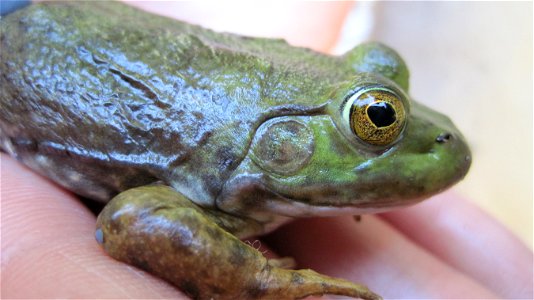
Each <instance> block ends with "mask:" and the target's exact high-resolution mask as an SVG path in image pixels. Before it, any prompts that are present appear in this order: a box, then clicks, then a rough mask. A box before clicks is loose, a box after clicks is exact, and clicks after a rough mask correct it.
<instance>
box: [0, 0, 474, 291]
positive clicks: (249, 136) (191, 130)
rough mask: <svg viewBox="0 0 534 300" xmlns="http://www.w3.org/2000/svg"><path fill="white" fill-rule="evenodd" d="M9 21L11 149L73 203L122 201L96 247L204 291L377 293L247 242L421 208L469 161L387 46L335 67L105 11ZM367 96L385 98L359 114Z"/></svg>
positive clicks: (292, 51) (83, 9)
mask: <svg viewBox="0 0 534 300" xmlns="http://www.w3.org/2000/svg"><path fill="white" fill-rule="evenodd" d="M117 16H120V17H117ZM1 29H2V31H1V42H2V50H3V51H1V52H0V57H1V62H0V72H1V76H0V86H1V88H0V102H1V107H2V108H1V109H0V139H1V143H2V148H3V150H4V151H6V152H8V153H10V154H12V155H14V156H15V157H17V158H18V159H19V160H20V161H22V162H23V163H25V164H26V165H28V166H30V167H31V168H33V169H35V170H36V171H37V172H39V173H41V174H43V175H45V176H48V177H49V178H51V179H52V180H54V181H56V182H57V183H59V184H61V185H63V186H64V187H66V188H68V189H70V190H72V191H74V192H76V193H78V194H80V195H83V196H86V197H89V198H93V199H96V200H100V201H106V202H107V201H109V200H110V199H111V198H113V196H115V195H117V194H118V193H120V194H119V195H118V196H117V197H115V198H114V199H113V201H111V202H110V203H109V204H108V205H107V206H106V208H105V209H104V211H103V212H102V213H101V215H100V216H99V221H98V225H97V239H98V240H99V242H101V243H102V244H103V246H104V249H106V251H107V252H108V253H110V255H112V256H114V257H116V258H117V259H120V260H123V261H126V262H129V263H132V264H135V265H137V266H139V267H141V268H143V269H145V270H148V271H150V272H152V273H155V274H157V275H159V276H161V277H163V278H165V279H167V280H169V281H171V282H172V283H174V284H176V285H177V286H178V287H179V288H181V289H182V290H183V291H184V292H186V293H188V294H189V295H190V296H192V297H195V298H209V297H215V298H217V297H218V298H235V297H243V298H262V297H267V298H269V297H271V298H272V297H285V298H294V297H303V296H306V295H309V294H322V293H337V294H343V295H349V296H360V297H364V298H373V297H374V295H373V294H371V293H370V292H368V291H367V290H365V289H364V288H363V287H361V286H357V285H353V284H351V283H348V282H346V281H342V280H338V279H331V278H328V277H325V276H322V275H319V274H315V273H309V271H302V270H301V271H290V270H286V269H282V268H279V267H280V266H279V263H278V262H277V261H273V260H271V261H267V260H266V259H264V258H263V257H262V256H261V254H260V253H259V252H257V251H256V250H254V249H252V248H250V247H249V246H247V245H245V244H243V243H242V242H240V241H239V240H238V239H237V238H236V237H239V238H242V237H246V236H250V235H254V234H261V233H264V232H266V231H268V230H270V229H271V228H273V227H274V226H276V225H278V224H279V223H280V222H281V221H284V220H286V219H289V218H292V217H299V216H310V215H336V214H361V213H366V212H375V211H383V210H387V209H392V208H395V207H399V206H405V205H408V204H412V203H415V202H417V201H420V200H422V199H424V198H426V197H428V196H431V195H433V194H435V193H438V192H440V191H442V190H444V189H446V188H448V187H449V186H451V185H452V184H454V183H455V182H457V181H458V180H460V179H461V178H463V176H464V175H465V174H466V172H467V170H468V168H469V164H470V154H469V150H468V148H467V146H466V144H465V142H464V141H463V137H462V136H461V134H460V133H459V132H458V130H457V129H456V128H455V127H454V125H453V124H452V123H451V122H450V120H449V119H448V118H447V117H445V116H443V115H441V114H439V113H437V112H435V111H433V110H431V109H429V108H426V107H424V106H422V105H420V104H418V103H416V102H414V101H413V100H412V99H410V97H409V96H408V70H407V68H406V66H405V64H404V62H403V61H402V59H401V58H400V57H399V56H398V55H397V54H396V53H395V52H394V51H393V50H391V49H389V48H387V47H385V46H383V45H380V44H374V43H371V44H364V45H361V46H359V47H356V48H354V49H353V50H351V51H349V52H348V53H346V54H345V55H343V56H341V57H331V56H327V55H322V54H318V53H315V52H312V51H310V50H307V49H302V48H294V47H291V46H289V45H287V44H286V43H285V42H284V41H281V40H268V39H254V38H244V37H240V36H235V35H229V34H220V33H215V32H212V31H208V30H205V29H202V28H200V27H196V26H191V25H187V24H183V23H179V22H177V21H173V20H169V19H166V18H161V17H156V16H153V15H150V14H146V13H143V12H140V11H136V10H134V9H131V8H128V7H125V6H123V5H120V4H114V3H94V2H91V3H89V4H76V5H74V4H67V3H61V4H48V5H34V6H31V7H29V8H27V9H25V10H23V11H21V12H17V13H15V14H12V15H10V16H8V17H7V18H5V19H3V20H2V21H1ZM362 95H363V96H362ZM366 95H367V96H366ZM368 95H373V97H375V98H373V99H375V101H376V99H386V100H387V101H390V102H387V101H386V100H384V101H386V102H387V103H386V102H380V101H379V102H380V103H381V104H379V105H376V107H374V108H368V106H367V104H365V105H364V106H361V109H360V110H358V109H357V108H356V106H355V105H356V104H355V103H363V102H362V101H368V99H371V98H369V97H370V96H368ZM366 97H367V98H366ZM353 101H354V102H353ZM357 101H360V102H357ZM376 103H378V102H376ZM371 106H372V105H371ZM370 110H371V111H372V110H376V111H378V114H380V118H382V119H380V120H378V119H376V118H378V117H375V116H372V114H373V113H372V112H369V111H370ZM370 116H371V117H370ZM373 118H375V119H373ZM373 120H374V121H373ZM377 120H378V121H377ZM366 122H367V123H366ZM373 122H377V123H376V124H382V125H381V126H378V127H379V128H378V129H377V128H376V126H375V125H376V124H375V123H373ZM373 124H375V125H373ZM373 126H374V127H373ZM375 129H377V131H369V130H375ZM155 183H157V184H155ZM123 191H124V192H123ZM121 192H122V193H121ZM192 253H194V255H192ZM228 274H232V276H234V277H235V276H243V280H231V281H229V282H227V280H228V278H229V276H228ZM250 274H264V275H265V274H266V275H265V276H263V275H262V276H260V275H257V276H255V277H254V276H253V279H250V278H249V277H250ZM232 278H233V277H232ZM245 278H248V279H245ZM258 278H263V279H264V280H266V278H267V279H269V280H268V281H267V282H268V283H266V282H265V281H261V280H260V279H258ZM256 279H257V280H259V281H254V280H256Z"/></svg>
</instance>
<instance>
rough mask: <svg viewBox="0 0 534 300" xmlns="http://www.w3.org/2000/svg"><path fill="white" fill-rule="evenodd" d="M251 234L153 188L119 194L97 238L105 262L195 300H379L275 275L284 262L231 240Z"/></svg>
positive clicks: (296, 273)
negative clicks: (316, 298)
mask: <svg viewBox="0 0 534 300" xmlns="http://www.w3.org/2000/svg"><path fill="white" fill-rule="evenodd" d="M232 224H233V225H232ZM242 226H245V227H242ZM257 226H260V225H259V224H257V223H256V222H254V221H252V220H245V219H240V218H236V217H235V216H231V215H227V214H224V213H221V212H213V211H209V210H203V209H202V208H200V207H199V206H197V205H195V204H194V203H192V202H191V201H190V200H188V199H187V198H186V197H184V196H183V195H181V194H180V193H178V192H176V191H175V190H173V189H171V188H169V187H165V186H156V185H153V186H145V187H140V188H135V189H131V190H128V191H125V192H123V193H121V194H119V195H118V196H117V197H115V198H114V199H113V200H112V201H111V202H110V203H108V205H107V206H106V207H105V208H104V210H103V211H102V213H101V214H100V216H99V217H98V221H97V232H96V235H97V240H99V242H100V243H102V245H103V247H104V249H105V250H106V251H107V252H108V253H109V254H110V255H111V256H112V257H114V258H116V259H118V260H121V261H124V262H127V263H129V264H133V265H136V266H138V267H140V268H142V269H144V270H146V271H148V272H150V273H153V274H155V275H157V276H159V277H161V278H164V279H165V280H167V281H169V282H171V283H172V284H174V285H176V286H177V287H178V288H180V289H181V290H182V291H183V292H185V293H187V294H188V295H189V296H191V297H193V298H195V299H296V298H303V297H306V296H309V295H322V294H338V295H346V296H351V297H359V298H363V299H379V298H380V297H379V296H378V295H376V294H374V293H372V292H371V291H369V290H368V289H367V288H366V287H364V286H362V285H357V284H354V283H351V282H349V281H346V280H342V279H335V278H331V277H328V276H325V275H321V274H318V273H316V272H314V271H312V270H288V269H283V268H280V266H286V265H287V261H284V260H283V259H282V260H271V261H270V262H269V261H268V260H267V259H266V258H265V257H264V256H263V255H262V254H261V253H260V252H259V251H257V250H256V249H254V248H253V247H250V246H249V245H247V244H245V243H244V242H242V241H241V240H239V239H238V238H237V237H235V236H234V235H232V234H231V233H230V232H234V233H236V232H235V230H236V229H237V228H252V230H258V228H257ZM260 227H261V226H260ZM254 228H256V229H254ZM258 231H259V230H258ZM241 233H242V232H241Z"/></svg>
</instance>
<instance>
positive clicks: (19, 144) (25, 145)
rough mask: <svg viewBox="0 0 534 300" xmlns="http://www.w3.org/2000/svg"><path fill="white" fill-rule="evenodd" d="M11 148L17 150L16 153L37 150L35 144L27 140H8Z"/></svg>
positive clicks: (15, 138)
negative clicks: (11, 145)
mask: <svg viewBox="0 0 534 300" xmlns="http://www.w3.org/2000/svg"><path fill="white" fill-rule="evenodd" d="M10 141H11V144H13V147H15V148H17V151H21V150H22V151H27V152H36V151H37V149H38V145H37V142H36V141H34V140H31V139H28V138H17V137H14V138H10Z"/></svg>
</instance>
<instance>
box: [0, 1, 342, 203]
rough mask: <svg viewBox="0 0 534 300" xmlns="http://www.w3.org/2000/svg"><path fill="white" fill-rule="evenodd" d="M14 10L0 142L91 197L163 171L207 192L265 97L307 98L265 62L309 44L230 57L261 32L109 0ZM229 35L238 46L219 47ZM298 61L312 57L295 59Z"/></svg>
mask: <svg viewBox="0 0 534 300" xmlns="http://www.w3.org/2000/svg"><path fill="white" fill-rule="evenodd" d="M16 14H18V15H17V16H15V15H13V16H8V18H6V19H5V20H2V21H1V29H2V31H1V43H2V48H3V49H2V50H3V51H1V52H0V57H1V62H0V72H1V73H2V74H1V76H0V85H1V88H0V104H1V105H2V109H1V110H0V130H1V131H0V138H1V140H2V144H3V148H4V150H6V151H8V152H11V153H12V154H14V155H16V156H18V158H19V159H21V160H22V161H23V162H25V163H26V164H28V165H30V166H31V167H33V168H35V169H36V170H38V171H40V172H41V173H44V174H45V175H47V176H49V177H51V178H52V179H54V180H56V181H57V182H59V183H60V184H63V185H65V186H66V187H68V188H70V189H72V190H73V191H75V192H77V193H80V194H82V195H85V196H89V197H91V198H96V199H101V200H106V199H109V197H110V196H111V195H113V194H114V193H116V192H119V191H121V190H124V189H127V188H130V187H133V186H138V185H142V184H147V183H150V182H154V181H158V180H163V181H166V182H167V183H169V184H171V185H173V186H175V187H176V188H178V189H181V191H182V192H183V193H185V194H187V195H190V196H191V197H192V198H193V200H196V201H197V202H201V203H205V204H209V202H210V201H212V199H213V197H214V195H216V194H217V192H218V190H219V189H220V187H221V184H222V182H223V181H224V179H225V178H226V177H227V176H228V173H229V172H231V170H232V169H233V168H235V167H236V165H237V164H238V163H239V161H240V159H241V158H242V157H243V156H244V153H245V151H246V147H247V145H248V141H249V140H250V138H251V134H252V132H253V130H254V128H256V127H257V126H258V124H259V123H260V122H261V121H262V119H265V118H267V117H269V116H268V114H269V113H274V112H275V111H276V108H277V107H278V108H280V109H282V110H284V109H285V110H294V111H295V112H298V111H299V110H300V111H302V110H306V109H308V108H309V107H305V106H304V105H299V104H298V102H299V101H298V99H295V97H296V96H295V95H297V94H299V90H300V89H299V88H298V87H295V86H292V88H293V93H294V95H291V94H290V93H291V92H288V91H290V90H291V89H287V88H286V87H284V85H290V84H292V83H291V82H290V81H288V80H286V79H283V80H282V79H281V78H278V77H277V76H281V75H279V74H282V73H284V72H283V71H281V72H278V73H279V74H278V73H277V71H273V65H272V63H273V61H277V63H278V64H280V65H283V64H285V63H287V64H289V61H291V57H292V56H299V55H300V56H307V55H311V56H317V57H319V56H318V55H317V54H315V53H312V52H310V51H306V50H302V49H296V50H294V49H293V48H289V47H287V45H285V44H284V43H282V42H278V45H275V46H274V47H281V48H287V51H289V54H288V55H287V56H286V55H279V56H277V54H276V53H281V52H282V51H274V52H272V53H274V54H272V55H273V57H270V58H265V57H263V56H262V57H259V58H257V59H254V61H253V64H250V65H247V64H239V63H237V64H232V62H233V61H235V59H236V58H235V56H236V55H241V56H251V57H254V55H253V54H254V52H255V51H256V52H257V51H261V48H262V45H261V44H262V43H263V42H267V41H263V40H257V41H254V42H246V41H245V40H246V39H245V38H241V37H237V36H232V35H219V34H217V33H214V32H212V31H209V30H204V29H202V28H199V27H196V26H191V25H188V24H183V23H179V22H175V21H172V20H169V19H166V18H160V17H155V16H152V15H148V14H145V13H141V12H138V11H136V10H134V9H131V8H126V7H124V6H123V5H120V4H109V3H106V4H104V3H99V2H89V3H85V4H81V5H78V4H74V5H73V4H65V3H62V4H48V5H34V6H31V7H30V8H28V9H27V10H26V11H23V12H17V13H16ZM238 40H243V42H237V41H238ZM232 43H233V44H236V43H237V44H240V45H242V46H240V47H241V48H240V50H239V51H236V50H235V49H230V48H228V47H230V46H231V44H232ZM275 44H276V43H275ZM292 51H295V53H293V54H292ZM236 53H237V54H236ZM310 61H313V64H327V63H328V60H326V59H322V58H319V59H313V60H310ZM218 66H226V68H220V67H218ZM307 67H310V68H312V67H315V66H307V65H306V64H301V66H300V68H307ZM243 73H245V74H246V75H243ZM277 74H278V75H277ZM267 76H270V78H266V77H267ZM315 76H321V74H315ZM245 77H246V78H245ZM331 77H332V76H331V74H330V76H329V78H331ZM314 81H316V80H315V78H312V77H307V78H301V81H300V84H301V85H302V84H310V85H312V84H314ZM324 84H325V86H326V85H327V84H328V83H327V82H325V83H324ZM314 85H315V86H317V83H315V84H314ZM315 90H316V91H318V92H319V91H320V90H321V89H319V88H316V89H315ZM282 93H283V94H282ZM306 96H307V97H306V99H310V98H311V97H309V95H306ZM303 97H304V96H303ZM266 98H268V99H270V100H269V102H265V99H266ZM288 100H291V101H293V102H296V103H297V104H288ZM295 100H296V101H295ZM313 105H314V104H313V103H312V106H313ZM317 105H318V104H317Z"/></svg>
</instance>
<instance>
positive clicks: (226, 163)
mask: <svg viewBox="0 0 534 300" xmlns="http://www.w3.org/2000/svg"><path fill="white" fill-rule="evenodd" d="M216 155H217V158H218V168H219V170H227V169H229V168H231V167H232V164H233V163H234V161H235V155H234V153H233V151H232V148H230V147H227V146H224V147H220V148H219V149H218V150H217V153H216Z"/></svg>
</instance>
